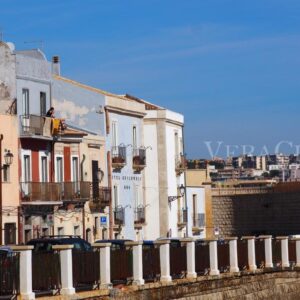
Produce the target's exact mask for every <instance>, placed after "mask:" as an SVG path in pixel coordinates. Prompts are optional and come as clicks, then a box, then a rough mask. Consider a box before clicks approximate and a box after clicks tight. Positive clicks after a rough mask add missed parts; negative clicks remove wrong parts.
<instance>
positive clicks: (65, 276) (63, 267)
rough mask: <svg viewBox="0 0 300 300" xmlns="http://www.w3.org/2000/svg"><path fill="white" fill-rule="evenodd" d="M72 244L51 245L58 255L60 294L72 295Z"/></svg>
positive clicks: (73, 292) (73, 291) (73, 290)
mask: <svg viewBox="0 0 300 300" xmlns="http://www.w3.org/2000/svg"><path fill="white" fill-rule="evenodd" d="M73 247H74V245H53V246H52V249H53V250H58V251H59V255H60V273H61V290H60V293H61V295H74V294H75V289H74V287H73V262H72V249H73Z"/></svg>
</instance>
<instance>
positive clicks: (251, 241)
mask: <svg viewBox="0 0 300 300" xmlns="http://www.w3.org/2000/svg"><path fill="white" fill-rule="evenodd" d="M242 239H243V240H247V249H248V267H249V271H252V272H253V271H255V270H256V269H257V265H256V255H255V237H254V236H243V237H242Z"/></svg>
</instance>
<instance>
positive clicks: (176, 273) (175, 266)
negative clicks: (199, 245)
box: [170, 243, 187, 278]
mask: <svg viewBox="0 0 300 300" xmlns="http://www.w3.org/2000/svg"><path fill="white" fill-rule="evenodd" d="M186 272H187V262H186V246H185V245H181V244H180V243H179V244H178V245H172V244H170V275H171V276H172V278H183V277H184V276H185V274H186Z"/></svg>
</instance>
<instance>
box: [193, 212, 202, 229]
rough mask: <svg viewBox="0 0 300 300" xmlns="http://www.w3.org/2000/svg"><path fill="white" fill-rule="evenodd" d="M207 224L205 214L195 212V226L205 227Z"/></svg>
mask: <svg viewBox="0 0 300 300" xmlns="http://www.w3.org/2000/svg"><path fill="white" fill-rule="evenodd" d="M204 226H205V214H204V213H195V214H193V227H198V228H199V227H201V228H202V227H204Z"/></svg>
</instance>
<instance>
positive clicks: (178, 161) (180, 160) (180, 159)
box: [175, 154, 187, 175]
mask: <svg viewBox="0 0 300 300" xmlns="http://www.w3.org/2000/svg"><path fill="white" fill-rule="evenodd" d="M186 169H187V160H186V158H185V156H184V155H182V154H180V155H179V156H176V157H175V171H176V174H177V175H180V174H182V173H183V172H184V171H185V170H186Z"/></svg>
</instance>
